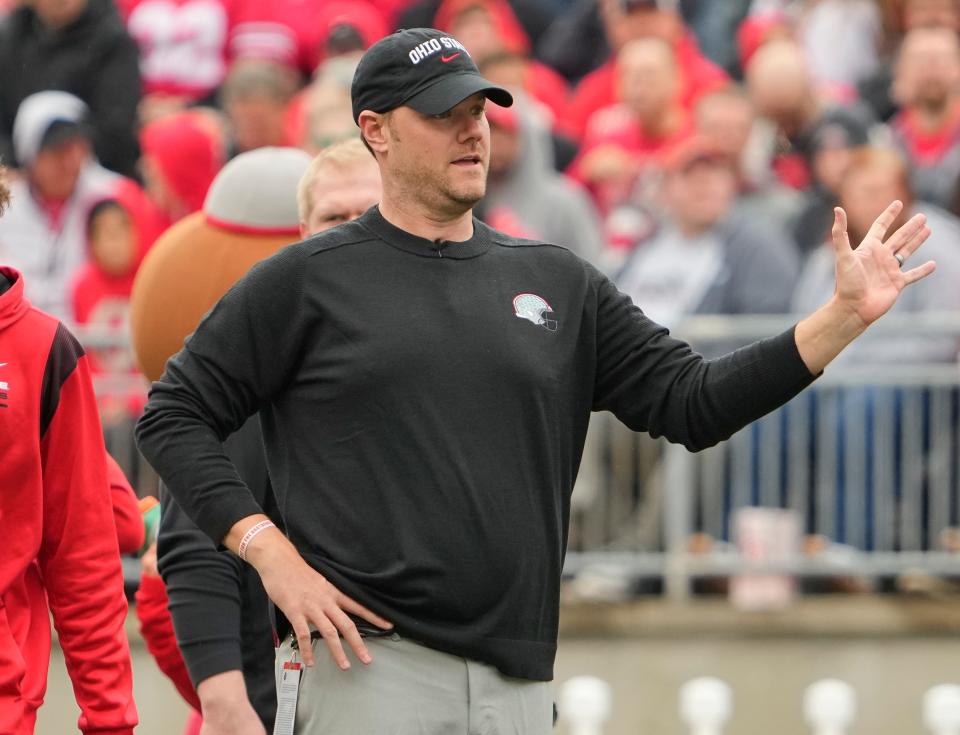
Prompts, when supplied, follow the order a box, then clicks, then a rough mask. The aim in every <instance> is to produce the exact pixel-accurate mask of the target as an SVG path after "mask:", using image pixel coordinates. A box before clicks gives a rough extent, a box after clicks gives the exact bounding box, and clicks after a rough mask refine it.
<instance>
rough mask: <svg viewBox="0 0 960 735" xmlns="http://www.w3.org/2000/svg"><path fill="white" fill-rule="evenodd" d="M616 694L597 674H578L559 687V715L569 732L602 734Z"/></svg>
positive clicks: (588, 734) (586, 734) (580, 734)
mask: <svg viewBox="0 0 960 735" xmlns="http://www.w3.org/2000/svg"><path fill="white" fill-rule="evenodd" d="M612 701H613V697H612V695H611V693H610V685H609V684H607V682H605V681H604V680H603V679H598V678H597V677H596V676H575V677H573V678H572V679H567V681H565V682H564V684H563V686H562V687H561V688H560V701H559V703H558V708H559V711H560V719H561V720H563V721H564V722H566V723H567V727H568V729H569V732H570V735H603V726H604V725H605V724H606V723H607V721H608V720H609V719H610V710H611V707H612Z"/></svg>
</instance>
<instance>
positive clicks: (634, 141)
mask: <svg viewBox="0 0 960 735" xmlns="http://www.w3.org/2000/svg"><path fill="white" fill-rule="evenodd" d="M679 75H680V70H679V67H678V65H677V60H676V56H675V55H674V52H673V47H672V46H671V45H670V44H669V43H667V42H665V41H662V40H660V39H656V38H646V39H637V40H635V41H631V42H630V43H628V44H626V45H625V46H624V47H623V48H622V49H621V50H620V53H619V55H618V57H617V86H618V91H619V97H620V99H621V100H622V101H621V102H620V103H617V104H614V105H610V106H608V107H605V108H603V109H601V110H598V111H597V112H596V113H594V114H593V115H592V116H591V118H590V122H589V123H588V125H587V130H586V135H585V136H584V140H583V146H582V148H581V152H580V156H579V157H578V159H577V160H576V161H574V163H573V165H572V166H571V170H570V173H571V175H573V176H574V178H576V179H578V180H580V181H582V182H583V183H585V184H586V185H587V186H588V187H589V189H590V190H591V192H592V193H593V194H594V197H595V199H596V201H597V204H598V206H599V207H600V209H601V211H602V212H604V213H606V212H609V211H610V210H611V209H613V208H614V207H616V206H617V205H618V204H622V203H623V202H624V201H625V200H626V199H628V198H629V197H630V195H631V192H632V191H633V189H634V186H635V184H636V183H637V177H638V176H640V175H642V173H643V172H644V170H645V169H647V168H648V167H649V166H650V165H651V164H653V163H655V161H656V157H657V155H658V154H659V153H661V152H662V151H664V150H666V149H668V148H670V147H672V146H673V145H675V144H676V143H677V142H679V141H680V140H683V139H684V138H686V137H689V136H690V135H691V133H692V132H693V120H692V119H691V116H690V113H689V112H688V111H687V110H686V109H685V108H684V107H683V106H682V104H681V103H680V99H679V95H680V81H679Z"/></svg>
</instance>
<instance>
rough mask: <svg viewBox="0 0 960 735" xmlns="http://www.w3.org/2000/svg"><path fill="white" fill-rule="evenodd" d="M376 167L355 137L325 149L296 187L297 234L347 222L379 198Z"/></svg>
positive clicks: (316, 231) (308, 234) (307, 234)
mask: <svg viewBox="0 0 960 735" xmlns="http://www.w3.org/2000/svg"><path fill="white" fill-rule="evenodd" d="M382 194H383V187H382V185H381V183H380V169H378V168H377V163H376V161H374V160H373V157H372V156H371V155H370V153H369V152H368V151H367V150H366V149H365V148H364V147H363V143H361V142H360V141H359V140H357V139H353V140H346V141H342V142H340V143H335V144H334V145H332V146H330V147H329V148H325V149H324V150H323V151H321V152H320V155H318V156H317V157H316V158H314V159H313V161H312V162H311V163H310V166H309V167H308V168H307V171H306V173H304V175H303V178H302V179H300V183H299V184H298V186H297V210H298V216H299V220H300V237H303V238H306V237H310V236H311V235H316V234H318V233H320V232H326V231H327V230H329V229H330V228H331V227H336V226H337V225H340V224H343V223H344V222H351V221H353V220H355V219H356V218H357V217H359V216H360V215H361V214H363V213H364V212H366V211H367V210H368V209H370V207H372V206H373V205H374V204H376V203H377V202H379V201H380V197H381V195H382Z"/></svg>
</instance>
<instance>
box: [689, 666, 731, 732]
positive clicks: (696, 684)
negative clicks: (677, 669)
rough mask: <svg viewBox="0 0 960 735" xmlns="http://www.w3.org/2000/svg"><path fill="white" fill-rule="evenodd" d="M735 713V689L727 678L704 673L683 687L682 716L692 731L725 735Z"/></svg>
mask: <svg viewBox="0 0 960 735" xmlns="http://www.w3.org/2000/svg"><path fill="white" fill-rule="evenodd" d="M732 713H733V693H732V692H731V690H730V686H729V685H728V684H727V683H726V682H724V681H722V680H720V679H716V678H714V677H712V676H701V677H699V678H696V679H691V680H690V681H688V682H687V683H686V684H684V685H683V686H682V687H680V719H682V720H683V722H684V724H686V726H687V727H688V728H689V729H690V735H723V728H724V726H725V725H726V724H727V722H728V721H729V720H730V715H731V714H732Z"/></svg>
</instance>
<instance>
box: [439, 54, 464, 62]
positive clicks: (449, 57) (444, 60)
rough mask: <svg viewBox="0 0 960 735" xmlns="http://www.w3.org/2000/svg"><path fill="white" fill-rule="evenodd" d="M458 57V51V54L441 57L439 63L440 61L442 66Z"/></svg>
mask: <svg viewBox="0 0 960 735" xmlns="http://www.w3.org/2000/svg"><path fill="white" fill-rule="evenodd" d="M459 55H460V52H459V51H458V52H457V53H455V54H454V55H453V56H441V57H440V61H442V62H443V63H444V64H447V63H449V62H451V61H453V60H454V59H455V58H457V57H458V56H459Z"/></svg>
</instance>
